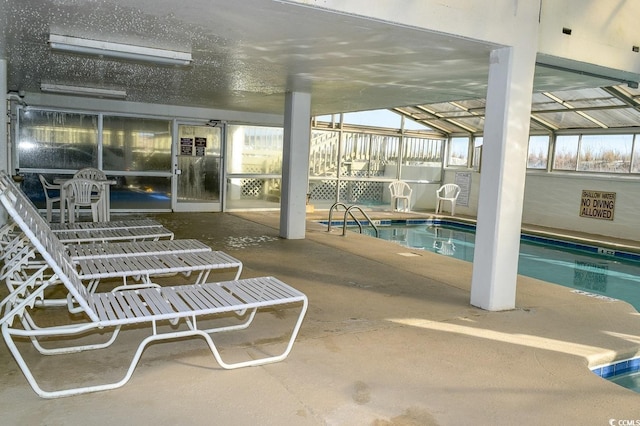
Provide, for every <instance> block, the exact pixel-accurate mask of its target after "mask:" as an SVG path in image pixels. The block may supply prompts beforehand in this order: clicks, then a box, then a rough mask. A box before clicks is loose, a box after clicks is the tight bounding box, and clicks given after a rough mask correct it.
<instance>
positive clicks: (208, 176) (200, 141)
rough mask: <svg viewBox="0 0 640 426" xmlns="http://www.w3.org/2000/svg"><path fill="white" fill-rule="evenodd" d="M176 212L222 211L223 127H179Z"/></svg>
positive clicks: (182, 125)
mask: <svg viewBox="0 0 640 426" xmlns="http://www.w3.org/2000/svg"><path fill="white" fill-rule="evenodd" d="M177 136H178V137H177V138H176V139H175V140H176V141H177V146H176V147H175V150H174V153H175V155H174V174H175V179H174V193H175V194H176V196H175V197H172V198H173V206H172V207H173V210H174V211H178V212H204V211H207V212H213V211H221V210H222V204H221V202H220V191H221V174H222V167H221V166H222V128H221V127H211V126H201V125H189V124H178V135H177Z"/></svg>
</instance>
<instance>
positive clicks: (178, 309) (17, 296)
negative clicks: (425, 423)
mask: <svg viewBox="0 0 640 426" xmlns="http://www.w3.org/2000/svg"><path fill="white" fill-rule="evenodd" d="M7 177H8V176H6V174H5V173H0V202H2V204H3V205H4V207H5V209H6V210H7V212H8V213H9V214H10V215H11V217H12V218H13V219H14V220H15V222H16V223H17V224H18V225H19V226H20V228H21V230H22V231H23V232H24V234H25V235H26V236H27V237H28V238H29V240H30V241H31V243H32V244H33V245H34V247H35V248H36V249H37V251H38V252H39V253H40V255H41V256H42V258H43V259H44V260H45V262H46V265H45V266H43V267H42V268H40V269H39V270H38V271H35V272H34V273H33V274H31V275H30V276H28V277H23V276H21V275H19V276H16V277H10V279H15V280H16V281H18V280H19V279H22V281H21V282H20V283H19V285H16V286H14V287H13V289H12V291H11V294H9V296H7V297H6V298H5V299H4V300H3V301H2V302H0V312H3V313H4V315H3V317H2V318H0V323H1V324H2V335H3V338H4V340H5V342H6V344H7V347H8V348H9V350H10V351H11V354H12V355H13V357H14V358H15V360H16V362H17V363H18V365H19V367H20V369H21V370H22V372H23V374H24V375H25V377H26V379H27V381H28V382H29V384H30V385H31V387H32V389H33V390H34V391H35V392H36V393H37V394H38V395H39V396H41V397H43V398H56V397H62V396H70V395H77V394H83V393H88V392H97V391H104V390H109V389H115V388H118V387H121V386H124V385H125V384H126V383H127V382H128V381H129V379H130V378H131V376H132V375H133V371H134V370H135V367H136V365H137V364H138V361H139V359H140V357H141V356H142V353H143V351H144V349H145V347H146V346H147V345H149V344H150V343H152V342H155V341H161V340H173V339H182V338H185V337H196V336H197V337H202V338H203V339H204V340H205V341H206V342H207V344H208V346H209V348H210V350H211V352H212V354H213V356H214V358H215V359H216V361H217V362H218V363H219V364H220V365H221V366H222V367H223V368H225V369H233V368H240V367H245V366H253V365H261V364H266V363H272V362H277V361H281V360H283V359H285V358H286V357H287V356H288V355H289V353H290V351H291V349H292V347H293V343H294V341H295V339H296V336H297V335H298V332H299V330H300V327H301V325H302V321H303V319H304V316H305V313H306V311H307V307H308V299H307V297H306V296H305V295H304V294H303V293H301V292H300V291H298V290H296V289H294V288H293V287H290V286H289V285H287V284H285V283H284V282H282V281H280V280H278V279H276V278H273V277H260V278H249V279H243V280H233V281H227V282H221V283H207V284H193V285H184V286H167V287H160V286H158V285H156V284H152V283H148V284H145V285H140V286H136V287H126V286H125V287H120V288H116V289H114V290H113V291H112V292H110V293H92V292H91V291H90V290H89V289H88V288H87V287H86V286H85V285H84V283H83V281H82V280H81V278H80V276H79V275H78V274H77V271H76V269H75V268H74V266H73V263H72V260H71V257H70V255H69V253H68V252H67V250H66V249H65V247H64V245H63V244H62V243H61V242H60V240H59V239H58V238H57V237H56V236H55V234H53V233H52V232H51V229H50V228H49V227H48V224H47V223H46V222H45V221H44V219H43V218H42V217H40V216H39V215H38V214H37V211H35V208H34V207H33V205H32V204H30V203H29V202H28V200H27V201H25V200H24V199H23V198H22V197H20V196H19V195H18V194H16V193H15V191H19V189H18V188H17V187H15V185H13V184H7V183H6V178H7ZM31 210H33V211H31ZM34 212H35V213H34ZM204 253H206V252H204ZM106 259H110V260H114V259H116V260H123V259H126V258H106ZM45 268H50V269H52V270H53V272H54V275H53V276H51V277H50V278H46V277H45V276H44V270H45ZM59 283H61V284H62V285H64V287H65V288H66V290H67V291H68V292H69V296H70V297H69V298H70V300H73V301H74V302H75V303H76V304H77V306H78V307H79V309H78V312H81V313H83V314H84V315H85V318H86V320H87V321H86V322H85V323H77V322H74V323H72V324H64V325H58V326H48V327H39V326H37V325H36V323H35V321H34V319H33V318H32V317H31V315H30V312H31V310H32V309H33V307H34V305H35V302H36V300H39V299H41V298H42V297H43V295H44V293H45V291H46V290H47V289H48V288H50V287H52V286H55V285H59ZM293 306H300V313H299V315H298V316H297V317H296V319H295V324H294V325H293V329H292V331H291V334H290V337H289V338H288V339H286V342H283V344H284V345H285V348H284V350H283V351H282V352H281V353H278V354H275V355H264V356H263V357H261V358H252V359H249V360H246V361H238V362H234V363H227V362H225V361H224V360H223V359H222V357H221V354H220V351H219V350H218V348H217V346H216V345H215V343H214V341H213V338H212V335H213V334H214V333H219V332H224V331H232V330H241V329H246V328H247V327H249V326H250V325H251V323H252V322H253V321H254V319H255V318H256V312H257V311H258V310H259V309H261V308H268V309H273V308H289V307H293ZM230 314H234V315H236V316H237V317H238V322H237V323H235V324H231V325H229V324H228V323H227V321H228V319H229V318H228V315H230ZM220 315H223V317H224V318H225V322H224V325H220V326H216V327H212V328H211V326H210V325H209V328H206V329H201V328H199V327H200V324H201V323H202V321H200V319H201V318H209V317H211V316H214V317H216V316H220ZM165 321H168V322H169V324H172V325H174V326H177V323H178V322H180V321H184V324H186V326H187V327H186V330H185V329H178V330H177V331H176V330H174V329H171V330H170V331H168V332H165V333H162V332H160V330H159V329H158V324H159V323H163V322H165ZM131 324H149V325H150V326H151V327H150V329H151V334H150V335H149V336H147V337H146V338H145V339H143V340H142V342H141V343H140V344H139V345H138V348H137V350H136V352H135V355H134V356H133V359H132V361H131V363H130V364H129V366H128V368H127V370H126V373H125V374H124V376H123V377H122V378H121V379H120V380H118V381H115V382H110V383H105V384H99V385H90V386H81V387H75V388H67V389H57V390H45V389H43V388H42V387H41V386H40V384H39V382H38V381H37V380H36V378H35V377H34V375H33V373H32V372H31V369H30V368H29V366H28V364H27V362H26V361H25V359H24V357H23V355H22V353H21V352H20V350H19V349H18V347H17V346H16V344H15V341H14V338H15V337H26V338H28V339H29V340H30V341H31V343H32V344H33V345H34V347H35V348H36V349H37V350H38V351H39V352H41V353H44V354H48V355H59V354H65V353H76V352H80V351H86V350H94V349H101V348H104V347H108V346H110V345H111V344H112V343H113V342H114V341H115V340H116V337H117V336H118V334H119V332H120V330H121V327H122V326H126V325H131ZM107 330H113V334H112V336H111V338H110V339H109V340H108V341H107V342H105V343H100V344H95V343H93V344H85V345H77V346H68V347H57V348H55V349H45V348H44V347H42V346H41V345H40V343H39V340H38V339H39V338H41V337H42V338H53V337H58V336H62V337H65V340H66V339H69V338H71V337H73V336H76V335H81V336H85V335H86V334H88V333H91V332H93V331H95V332H96V333H100V334H104V333H105V332H106V331H107Z"/></svg>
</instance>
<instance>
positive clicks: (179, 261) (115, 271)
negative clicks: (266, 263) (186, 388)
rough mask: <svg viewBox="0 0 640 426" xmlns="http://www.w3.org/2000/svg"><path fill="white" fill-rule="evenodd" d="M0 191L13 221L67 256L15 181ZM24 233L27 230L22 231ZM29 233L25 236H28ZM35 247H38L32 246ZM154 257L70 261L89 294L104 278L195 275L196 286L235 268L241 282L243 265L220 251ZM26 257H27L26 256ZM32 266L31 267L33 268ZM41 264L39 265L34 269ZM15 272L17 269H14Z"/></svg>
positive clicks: (146, 279) (1, 186) (1, 183)
mask: <svg viewBox="0 0 640 426" xmlns="http://www.w3.org/2000/svg"><path fill="white" fill-rule="evenodd" d="M0 190H2V191H3V193H4V197H3V198H2V203H3V204H4V206H5V208H7V210H8V211H9V208H10V207H14V210H16V211H17V212H18V213H17V214H16V215H14V214H11V216H12V218H13V220H14V221H16V222H17V223H20V220H22V221H25V223H27V224H33V225H34V226H35V225H36V224H39V226H40V228H41V229H40V232H41V233H42V234H43V235H44V238H46V239H47V240H52V241H56V242H59V243H60V246H61V247H62V250H64V251H65V253H67V250H66V247H65V246H64V245H63V243H62V241H61V240H60V239H59V238H58V236H57V234H55V233H53V232H52V231H51V228H50V227H49V225H48V224H47V223H46V222H45V221H44V220H43V219H42V217H41V216H40V215H39V214H38V212H37V210H36V208H35V206H34V205H33V204H32V203H31V201H30V200H29V199H28V198H27V197H26V195H25V194H24V193H23V192H22V191H21V190H20V189H19V188H18V187H17V186H15V184H14V183H13V182H11V181H10V180H9V179H6V178H0ZM23 232H24V229H23ZM25 234H26V233H25ZM31 244H33V241H31ZM33 246H34V247H35V245H33ZM153 253H154V254H147V253H131V254H129V255H127V256H110V257H104V256H95V257H87V256H84V257H81V258H78V259H75V260H74V259H72V258H71V257H70V256H69V262H70V263H71V265H73V267H74V268H76V272H77V273H78V275H79V276H80V278H81V279H82V280H85V281H88V282H89V284H88V287H89V289H90V291H95V289H96V287H97V286H98V284H99V283H100V281H101V280H103V279H108V278H121V279H122V280H123V284H127V279H129V278H133V279H135V280H137V281H144V282H150V279H151V277H152V276H153V275H167V274H178V273H179V274H184V275H186V276H189V275H191V274H192V273H194V272H195V273H196V274H197V277H196V279H195V282H193V283H194V284H202V283H205V282H206V281H207V279H208V277H209V274H210V273H211V272H212V271H215V270H222V269H235V270H236V275H235V278H234V279H238V278H239V277H240V274H241V273H242V262H241V261H239V260H238V259H235V258H234V257H232V256H230V255H228V254H226V253H224V252H221V251H202V250H197V251H186V250H184V249H182V250H179V251H178V250H176V251H163V252H159V251H158V250H157V249H155V250H154V251H153ZM23 257H24V256H23ZM13 263H14V265H20V266H23V265H22V263H23V259H22V258H19V259H16V260H15V261H14V262H13ZM33 265H34V264H33V263H31V267H33ZM39 265H40V263H38V262H36V263H35V266H36V267H37V266H39ZM13 268H14V270H16V267H15V266H14V267H13ZM5 274H6V273H5Z"/></svg>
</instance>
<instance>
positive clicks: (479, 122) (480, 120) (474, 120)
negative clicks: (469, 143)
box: [455, 117, 484, 133]
mask: <svg viewBox="0 0 640 426" xmlns="http://www.w3.org/2000/svg"><path fill="white" fill-rule="evenodd" d="M455 121H456V122H458V123H460V124H462V125H464V126H465V127H466V128H467V129H469V128H471V129H473V131H474V133H475V132H481V131H482V130H483V129H484V117H470V118H457V119H456V120H455Z"/></svg>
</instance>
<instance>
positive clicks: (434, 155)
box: [400, 136, 444, 182]
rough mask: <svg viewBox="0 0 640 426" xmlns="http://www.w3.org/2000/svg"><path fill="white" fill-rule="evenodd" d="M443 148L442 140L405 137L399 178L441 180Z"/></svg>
mask: <svg viewBox="0 0 640 426" xmlns="http://www.w3.org/2000/svg"><path fill="white" fill-rule="evenodd" d="M443 146H444V140H442V139H426V138H419V137H408V136H405V138H404V141H403V156H402V168H401V169H400V178H401V179H403V180H423V181H432V182H437V181H440V180H442V157H443V154H442V147H443Z"/></svg>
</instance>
